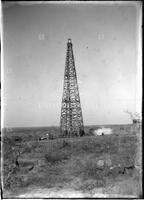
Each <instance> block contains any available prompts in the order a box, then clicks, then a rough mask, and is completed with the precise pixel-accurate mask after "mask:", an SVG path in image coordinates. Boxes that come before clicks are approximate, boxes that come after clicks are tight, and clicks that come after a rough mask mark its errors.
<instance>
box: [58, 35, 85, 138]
mask: <svg viewBox="0 0 144 200" xmlns="http://www.w3.org/2000/svg"><path fill="white" fill-rule="evenodd" d="M60 132H61V135H62V136H63V137H73V136H82V135H84V126H83V117H82V110H81V104H80V96H79V90H78V83H77V76H76V69H75V62H74V55H73V49H72V41H71V39H68V42H67V53H66V63H65V73H64V86H63V97H62V106H61V118H60Z"/></svg>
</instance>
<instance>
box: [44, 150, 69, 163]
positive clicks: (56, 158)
mask: <svg viewBox="0 0 144 200" xmlns="http://www.w3.org/2000/svg"><path fill="white" fill-rule="evenodd" d="M45 159H46V161H47V162H48V163H52V164H53V163H56V162H61V161H62V160H67V159H68V156H67V155H64V154H60V153H55V154H45Z"/></svg>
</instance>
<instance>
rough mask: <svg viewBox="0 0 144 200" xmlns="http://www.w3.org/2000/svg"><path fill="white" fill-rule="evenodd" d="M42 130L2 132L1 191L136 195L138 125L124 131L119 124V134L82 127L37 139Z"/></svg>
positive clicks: (28, 195) (46, 194)
mask: <svg viewBox="0 0 144 200" xmlns="http://www.w3.org/2000/svg"><path fill="white" fill-rule="evenodd" d="M55 130H56V129H55ZM38 131H39V132H38ZM45 131H46V130H43V131H42V130H37V132H36V130H34V129H32V130H31V131H30V130H24V129H23V131H22V130H19V131H18V130H17V131H16V130H15V131H11V132H9V133H5V134H3V166H4V167H3V175H4V177H3V196H4V197H7V198H11V197H13V198H16V197H19V198H23V197H25V198H32V197H34V198H51V197H55V198H59V197H61V198H63V197H66V198H67V197H76V198H77V197H79V198H80V197H93V198H94V197H100V198H101V197H110V198H112V197H114V198H115V197H119V198H121V197H126V198H127V197H133V198H137V197H139V196H140V195H141V185H140V182H141V178H140V171H139V170H140V169H139V168H138V167H137V157H138V146H139V143H138V141H139V139H138V135H139V133H138V131H137V132H136V131H135V132H134V131H133V132H125V134H124V129H122V131H123V132H122V133H123V134H116V132H115V133H114V134H113V135H107V136H92V135H90V133H88V131H87V134H88V135H86V136H84V137H81V138H55V139H54V138H52V139H48V140H42V141H39V140H38V136H39V135H42V132H45ZM49 132H54V130H52V128H51V130H49ZM17 136H19V138H17ZM20 138H21V139H22V140H20Z"/></svg>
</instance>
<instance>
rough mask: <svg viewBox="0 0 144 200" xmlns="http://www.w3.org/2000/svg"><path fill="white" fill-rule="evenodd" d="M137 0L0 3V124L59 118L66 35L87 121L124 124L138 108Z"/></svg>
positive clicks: (43, 122)
mask: <svg viewBox="0 0 144 200" xmlns="http://www.w3.org/2000/svg"><path fill="white" fill-rule="evenodd" d="M139 8H140V7H139V4H132V3H129V4H122V3H121V4H118V3H115V4H78V3H76V4H74V3H73V4H58V3H57V4H52V3H51V4H50V3H48V4H38V5H37V4H36V5H35V4H32V5H23V6H22V5H18V4H11V5H10V6H5V7H4V8H3V50H4V84H3V86H4V104H5V106H4V126H5V127H7V126H9V127H17V126H22V127H25V126H28V127H29V126H54V125H59V123H60V111H61V101H62V92H63V77H64V69H65V57H66V44H67V39H68V38H71V39H72V42H73V51H74V57H75V65H76V72H77V77H78V84H79V85H78V86H79V92H80V99H81V106H82V113H83V120H84V124H85V125H99V124H126V123H131V120H130V117H129V115H128V114H126V113H125V112H124V110H129V111H131V112H135V109H136V72H137V31H138V30H137V24H138V17H137V16H138V12H139Z"/></svg>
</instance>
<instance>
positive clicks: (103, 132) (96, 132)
mask: <svg viewBox="0 0 144 200" xmlns="http://www.w3.org/2000/svg"><path fill="white" fill-rule="evenodd" d="M93 134H94V135H95V136H99V135H111V134H113V130H112V129H111V128H99V129H97V130H94V131H93Z"/></svg>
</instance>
